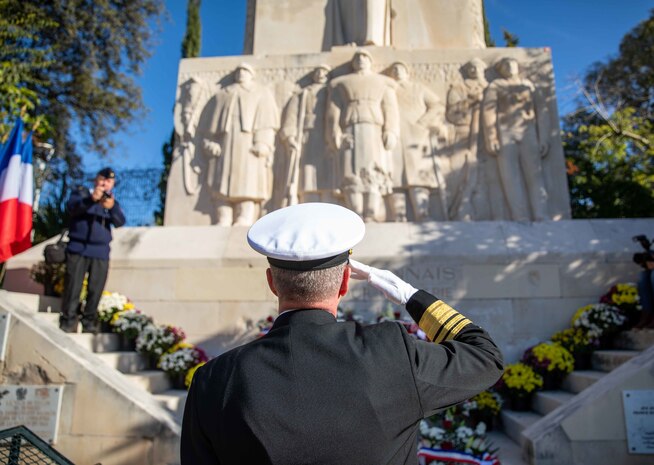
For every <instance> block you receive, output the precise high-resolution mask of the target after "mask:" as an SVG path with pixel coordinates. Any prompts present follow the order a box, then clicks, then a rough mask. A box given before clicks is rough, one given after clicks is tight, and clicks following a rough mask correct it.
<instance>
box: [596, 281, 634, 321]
mask: <svg viewBox="0 0 654 465" xmlns="http://www.w3.org/2000/svg"><path fill="white" fill-rule="evenodd" d="M600 303H603V304H607V305H612V306H614V307H617V308H619V309H620V311H621V312H622V314H623V315H624V316H625V318H626V321H625V323H624V326H625V328H631V327H633V326H634V325H635V324H636V323H637V322H638V320H640V316H641V311H642V307H641V306H640V297H639V295H638V288H637V287H636V285H635V284H632V283H618V284H616V285H614V286H612V287H611V289H609V291H608V292H607V293H606V294H604V295H603V296H602V297H601V298H600Z"/></svg>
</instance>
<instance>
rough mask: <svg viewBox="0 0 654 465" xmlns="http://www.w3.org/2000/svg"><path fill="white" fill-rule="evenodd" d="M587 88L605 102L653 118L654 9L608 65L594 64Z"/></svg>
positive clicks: (627, 35) (633, 30) (624, 40)
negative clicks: (625, 107)
mask: <svg viewBox="0 0 654 465" xmlns="http://www.w3.org/2000/svg"><path fill="white" fill-rule="evenodd" d="M585 84H586V86H587V87H588V88H591V89H595V88H597V91H598V93H599V94H600V95H601V97H602V98H603V99H604V103H605V104H606V105H607V106H611V107H620V106H628V107H631V108H633V109H634V110H635V112H636V115H637V116H642V117H647V118H649V119H650V121H651V119H652V116H653V115H654V9H653V10H651V11H650V16H649V18H648V19H646V20H645V21H643V22H641V23H640V24H638V25H637V26H636V27H635V28H634V29H632V30H631V31H630V32H629V33H627V34H626V35H625V36H624V37H623V38H622V41H621V42H620V49H619V53H618V55H617V56H616V57H614V58H612V59H610V60H608V61H607V62H605V63H602V62H600V63H595V64H594V65H593V66H592V67H591V68H590V70H589V72H588V73H587V75H586V78H585Z"/></svg>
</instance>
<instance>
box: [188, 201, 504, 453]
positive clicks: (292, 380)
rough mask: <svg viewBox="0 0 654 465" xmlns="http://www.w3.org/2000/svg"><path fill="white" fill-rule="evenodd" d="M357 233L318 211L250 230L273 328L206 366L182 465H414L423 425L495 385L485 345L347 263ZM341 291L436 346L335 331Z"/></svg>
mask: <svg viewBox="0 0 654 465" xmlns="http://www.w3.org/2000/svg"><path fill="white" fill-rule="evenodd" d="M364 233H365V225H364V223H363V222H362V221H361V219H360V217H359V216H358V215H357V214H355V213H354V212H352V211H350V210H348V209H345V208H343V207H340V206H337V205H331V204H324V203H307V204H300V205H294V206H291V207H288V208H284V209H281V210H277V211H274V212H272V213H269V214H268V215H266V216H264V217H263V218H261V219H259V220H258V221H257V222H256V223H255V224H254V225H253V226H252V228H251V229H250V231H249V232H248V242H249V243H250V245H251V246H252V248H254V249H255V250H256V251H257V252H260V253H262V254H264V255H266V256H267V257H268V261H269V263H270V268H268V269H267V270H266V277H267V279H268V285H269V286H270V289H271V290H272V292H273V293H274V294H275V295H276V296H277V298H278V301H279V316H278V317H277V319H276V320H275V323H274V325H273V327H272V329H271V330H270V332H268V334H267V335H265V336H264V337H262V338H260V339H257V340H255V341H252V342H250V343H248V344H245V345H243V346H240V347H237V348H235V349H232V350H230V351H229V352H226V353H224V354H222V355H221V356H219V357H217V358H215V359H214V360H212V361H210V362H209V363H207V364H206V365H205V366H203V367H201V368H200V369H199V370H198V371H197V372H196V374H195V377H194V379H193V383H192V385H191V388H190V391H189V394H188V399H187V401H186V408H185V411H184V421H183V425H182V442H181V459H182V460H181V463H182V465H205V464H206V465H208V464H211V465H215V464H221V465H235V464H239V465H241V464H242V465H264V464H278V465H293V464H315V465H350V464H352V465H386V464H389V465H395V464H416V463H417V434H418V424H419V422H420V420H422V419H423V418H425V417H428V416H430V415H433V414H434V413H436V412H437V411H439V410H441V409H443V408H446V407H449V406H451V405H453V404H456V403H458V402H461V401H463V400H465V399H468V398H470V397H472V396H474V395H475V394H477V393H479V392H480V391H483V390H484V389H486V388H488V387H489V386H492V385H493V384H494V383H495V382H496V381H497V379H498V378H499V377H500V376H501V374H502V369H503V367H502V356H501V353H500V351H499V349H498V348H497V346H496V345H495V343H494V342H493V341H492V339H491V338H490V336H489V335H488V333H486V331H484V330H483V329H482V328H480V327H478V326H476V325H474V324H473V323H472V322H471V321H470V320H469V319H468V318H466V317H465V316H463V315H461V314H460V313H458V312H457V311H456V310H454V309H453V308H451V307H450V306H448V305H447V304H446V303H445V302H443V301H441V300H439V299H438V298H437V297H434V296H433V295H431V294H429V293H427V292H425V291H422V290H418V289H415V288H414V287H413V286H411V285H410V284H408V283H406V282H404V281H403V280H401V279H400V278H398V277H397V276H395V275H394V274H393V273H391V272H390V271H385V270H379V269H376V268H372V267H370V266H366V265H363V264H361V263H358V262H356V261H354V260H352V259H350V258H349V257H350V253H351V249H352V248H353V247H354V246H355V245H356V244H358V243H359V242H360V241H361V240H362V239H363V236H364ZM350 279H364V280H367V281H368V283H369V285H371V286H373V287H374V288H376V289H378V290H379V291H381V292H382V293H383V294H384V295H385V296H386V297H387V298H388V299H389V300H391V301H393V302H395V303H400V304H404V305H405V306H406V309H407V311H408V312H409V314H410V315H411V316H412V317H413V319H414V320H415V321H416V322H417V323H418V324H419V326H420V328H421V329H422V330H423V331H424V332H425V333H426V334H427V335H428V337H429V339H430V340H431V341H433V342H426V341H420V340H417V339H415V338H414V337H412V336H410V335H409V334H407V332H406V330H405V329H404V327H403V326H402V325H400V324H398V323H395V322H385V323H380V324H374V325H370V326H362V325H360V324H358V323H356V322H337V321H336V309H337V306H338V303H339V301H340V299H341V298H342V297H343V296H345V294H346V293H347V290H348V285H349V283H350Z"/></svg>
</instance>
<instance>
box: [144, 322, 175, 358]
mask: <svg viewBox="0 0 654 465" xmlns="http://www.w3.org/2000/svg"><path fill="white" fill-rule="evenodd" d="M176 342H178V341H177V340H176V337H175V334H174V333H173V332H172V331H170V330H169V329H168V327H167V326H156V325H154V324H152V323H149V324H147V325H145V326H144V327H143V329H142V330H141V331H140V332H139V335H138V336H137V338H136V350H137V351H139V352H142V353H146V354H152V355H156V356H161V355H162V354H163V353H164V352H165V351H167V350H168V349H169V348H171V347H172V346H173V345H175V343H176Z"/></svg>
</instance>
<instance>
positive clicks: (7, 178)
mask: <svg viewBox="0 0 654 465" xmlns="http://www.w3.org/2000/svg"><path fill="white" fill-rule="evenodd" d="M33 197H34V175H33V168H32V134H31V133H30V135H29V136H28V137H27V139H26V140H25V142H23V121H22V120H21V119H18V121H17V122H16V125H15V126H14V128H13V129H12V131H11V134H10V135H9V139H8V140H7V142H6V143H5V144H4V145H3V146H1V147H0V263H2V262H5V261H7V260H8V259H9V258H10V257H12V256H14V255H16V254H18V253H20V252H22V251H24V250H27V249H29V248H30V247H31V246H32V240H31V237H30V235H31V232H32V202H33Z"/></svg>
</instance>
